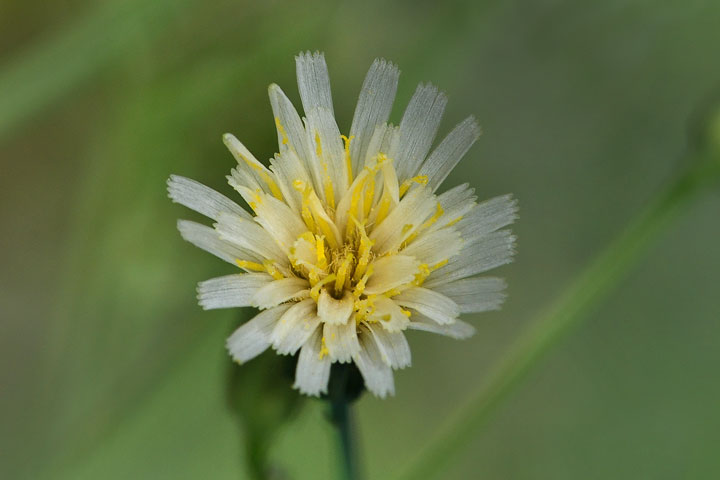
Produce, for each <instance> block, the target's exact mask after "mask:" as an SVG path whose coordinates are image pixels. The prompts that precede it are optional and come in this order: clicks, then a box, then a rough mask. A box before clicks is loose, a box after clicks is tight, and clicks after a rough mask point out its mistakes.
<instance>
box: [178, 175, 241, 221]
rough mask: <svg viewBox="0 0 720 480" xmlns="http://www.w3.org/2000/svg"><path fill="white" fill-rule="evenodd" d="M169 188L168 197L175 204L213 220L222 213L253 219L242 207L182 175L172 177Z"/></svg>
mask: <svg viewBox="0 0 720 480" xmlns="http://www.w3.org/2000/svg"><path fill="white" fill-rule="evenodd" d="M167 186H168V195H169V196H170V198H171V199H172V200H173V202H176V203H179V204H181V205H184V206H186V207H188V208H190V209H192V210H195V211H196V212H198V213H201V214H203V215H205V216H206V217H209V218H212V219H213V220H217V219H218V217H219V216H220V214H221V213H222V212H227V213H234V214H235V215H238V216H240V217H241V218H245V219H249V218H252V217H251V216H250V214H249V213H248V212H247V211H245V209H243V208H242V207H241V206H240V205H238V204H237V203H235V202H233V201H232V200H230V199H229V198H227V197H226V196H225V195H223V194H221V193H218V192H216V191H215V190H213V189H212V188H210V187H206V186H205V185H203V184H202V183H200V182H196V181H195V180H191V179H189V178H185V177H181V176H180V175H170V178H169V179H168V181H167Z"/></svg>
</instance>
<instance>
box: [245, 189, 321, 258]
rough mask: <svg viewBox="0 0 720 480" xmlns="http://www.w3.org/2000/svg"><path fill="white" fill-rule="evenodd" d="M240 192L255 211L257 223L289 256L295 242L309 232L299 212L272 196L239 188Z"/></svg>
mask: <svg viewBox="0 0 720 480" xmlns="http://www.w3.org/2000/svg"><path fill="white" fill-rule="evenodd" d="M238 192H240V194H241V195H242V196H243V198H244V199H245V201H246V202H248V204H249V205H250V206H251V207H252V208H253V210H255V214H256V217H255V221H256V222H257V223H259V224H260V225H261V226H262V227H263V229H265V231H266V232H267V233H268V234H269V235H270V236H271V237H272V238H273V240H275V243H277V245H278V246H279V247H280V249H281V250H282V251H283V253H285V255H287V254H288V253H289V251H290V247H291V246H292V244H293V243H295V240H296V239H297V238H298V237H299V236H300V235H302V234H303V233H304V232H305V231H306V230H307V227H306V226H305V224H304V223H303V221H302V219H301V218H300V216H299V215H298V214H297V212H294V211H293V210H292V209H291V208H290V207H288V205H287V203H285V202H282V201H280V200H278V199H277V198H275V197H273V196H272V195H267V194H264V193H259V192H253V191H252V190H249V189H247V188H245V187H238Z"/></svg>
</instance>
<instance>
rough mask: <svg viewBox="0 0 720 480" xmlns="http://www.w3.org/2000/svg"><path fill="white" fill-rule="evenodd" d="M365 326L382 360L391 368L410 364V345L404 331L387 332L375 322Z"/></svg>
mask: <svg viewBox="0 0 720 480" xmlns="http://www.w3.org/2000/svg"><path fill="white" fill-rule="evenodd" d="M367 327H368V329H369V330H370V331H371V332H372V336H373V338H374V339H375V342H376V343H377V346H378V350H379V351H380V355H381V358H382V360H383V362H385V363H386V364H387V365H389V366H390V367H392V368H393V369H398V368H405V367H409V366H410V363H411V360H412V357H411V355H410V345H408V342H407V339H406V338H405V334H404V333H402V332H388V331H387V330H385V329H384V328H382V327H380V326H378V325H377V324H368V325H367Z"/></svg>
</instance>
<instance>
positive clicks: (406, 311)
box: [400, 308, 412, 318]
mask: <svg viewBox="0 0 720 480" xmlns="http://www.w3.org/2000/svg"><path fill="white" fill-rule="evenodd" d="M400 311H401V312H402V314H403V315H405V316H406V317H408V318H409V317H410V315H412V313H411V312H410V310H405V309H404V308H401V309H400Z"/></svg>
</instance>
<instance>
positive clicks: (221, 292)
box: [197, 273, 273, 310]
mask: <svg viewBox="0 0 720 480" xmlns="http://www.w3.org/2000/svg"><path fill="white" fill-rule="evenodd" d="M272 280H273V278H272V277H271V276H270V275H268V274H266V273H242V274H237V275H226V276H224V277H218V278H212V279H210V280H205V281H204V282H200V283H199V284H198V288H197V291H198V300H199V303H200V305H201V306H202V307H203V309H205V310H210V309H214V308H230V307H249V306H251V305H252V298H253V295H255V292H257V291H258V289H259V288H260V287H262V286H263V285H265V284H267V283H269V282H271V281H272Z"/></svg>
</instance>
